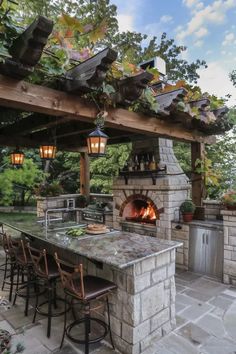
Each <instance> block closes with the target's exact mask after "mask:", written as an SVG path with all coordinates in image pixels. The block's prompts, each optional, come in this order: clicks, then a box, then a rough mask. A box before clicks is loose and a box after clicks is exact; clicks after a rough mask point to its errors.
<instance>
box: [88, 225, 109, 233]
mask: <svg viewBox="0 0 236 354" xmlns="http://www.w3.org/2000/svg"><path fill="white" fill-rule="evenodd" d="M87 229H88V230H89V231H99V232H100V231H106V230H107V227H106V225H104V224H88V225H87Z"/></svg>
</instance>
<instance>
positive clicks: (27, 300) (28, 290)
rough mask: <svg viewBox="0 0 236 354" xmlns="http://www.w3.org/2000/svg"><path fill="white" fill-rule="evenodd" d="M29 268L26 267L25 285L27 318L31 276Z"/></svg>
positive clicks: (26, 314)
mask: <svg viewBox="0 0 236 354" xmlns="http://www.w3.org/2000/svg"><path fill="white" fill-rule="evenodd" d="M30 273H31V272H30V268H29V267H27V284H26V299H25V316H28V309H29V296H30V283H31V274H30Z"/></svg>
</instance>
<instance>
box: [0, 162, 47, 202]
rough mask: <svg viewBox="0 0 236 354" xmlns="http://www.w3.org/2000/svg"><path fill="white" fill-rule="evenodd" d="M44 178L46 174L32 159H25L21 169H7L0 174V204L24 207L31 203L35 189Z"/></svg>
mask: <svg viewBox="0 0 236 354" xmlns="http://www.w3.org/2000/svg"><path fill="white" fill-rule="evenodd" d="M5 161H6V160H5ZM44 177H45V176H44V173H43V172H42V171H41V170H40V169H39V168H38V166H37V165H36V164H35V163H34V162H33V160H32V159H25V161H24V164H23V166H22V167H21V168H19V169H16V168H10V167H8V168H6V169H5V170H4V171H3V172H2V173H0V204H1V205H16V204H18V205H21V206H24V205H25V204H27V203H28V202H29V201H30V199H31V197H32V195H33V194H34V188H35V187H36V185H37V184H38V183H40V182H41V181H42V180H43V179H44Z"/></svg>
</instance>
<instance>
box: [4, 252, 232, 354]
mask: <svg viewBox="0 0 236 354" xmlns="http://www.w3.org/2000/svg"><path fill="white" fill-rule="evenodd" d="M0 263H1V252H0ZM0 277H2V272H1V273H0ZM0 280H1V279H0ZM176 288H177V296H176V328H175V330H174V331H173V332H171V333H170V334H168V335H166V336H165V337H163V338H162V339H159V340H156V341H155V340H154V341H153V343H152V345H151V347H149V348H148V349H147V350H145V351H144V352H143V354H236V288H235V287H232V286H227V285H224V284H221V283H219V282H217V281H215V280H212V279H209V278H207V277H204V276H201V275H199V274H193V273H191V272H182V273H178V274H177V275H176ZM6 299H7V291H0V328H2V329H6V330H8V331H9V332H10V333H11V334H13V336H12V349H14V348H15V347H16V345H17V344H18V343H22V344H23V345H24V347H25V350H24V354H49V353H54V354H55V353H56V354H81V353H83V346H79V345H75V343H71V342H69V341H68V340H67V339H65V342H64V345H63V348H62V349H59V346H60V341H61V335H62V328H63V322H62V318H61V317H60V318H55V319H53V321H52V334H51V337H50V339H48V338H47V337H46V333H45V332H46V329H45V328H46V319H45V318H43V317H40V316H38V317H37V318H36V323H35V324H32V312H33V309H32V308H31V309H30V311H29V316H28V317H25V316H24V314H23V310H24V300H23V299H22V298H18V299H17V304H16V305H15V306H11V304H10V305H9V304H8V302H7V301H6ZM90 352H91V354H114V353H115V352H116V351H114V350H112V349H111V348H110V347H109V345H108V344H106V343H100V344H96V345H94V346H91V351H90Z"/></svg>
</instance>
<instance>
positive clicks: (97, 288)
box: [55, 253, 117, 354]
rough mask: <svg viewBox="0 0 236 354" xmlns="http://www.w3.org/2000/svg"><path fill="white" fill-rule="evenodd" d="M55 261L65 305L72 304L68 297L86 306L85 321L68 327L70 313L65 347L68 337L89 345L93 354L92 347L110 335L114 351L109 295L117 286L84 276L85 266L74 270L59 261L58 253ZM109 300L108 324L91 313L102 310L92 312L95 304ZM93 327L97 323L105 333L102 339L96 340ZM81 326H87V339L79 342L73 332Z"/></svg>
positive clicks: (87, 353) (97, 278)
mask: <svg viewBox="0 0 236 354" xmlns="http://www.w3.org/2000/svg"><path fill="white" fill-rule="evenodd" d="M55 260H56V262H57V265H58V269H59V273H60V276H61V282H62V285H63V288H64V292H65V300H66V301H65V304H66V303H67V302H68V300H67V297H68V296H69V297H71V301H73V299H75V300H78V301H79V303H80V304H82V305H83V308H84V309H83V314H84V317H82V318H80V319H77V320H75V321H74V322H72V323H71V324H69V325H68V326H67V318H66V311H65V316H64V331H63V336H62V341H61V347H62V345H63V342H64V337H65V335H66V336H67V337H68V338H69V339H70V340H72V341H74V342H76V343H79V344H84V345H85V354H89V345H90V344H94V343H97V342H100V341H101V340H102V339H104V338H105V337H106V335H107V334H108V333H109V334H110V341H111V344H112V346H113V348H114V344H113V339H112V333H111V325H110V309H109V302H108V294H109V293H110V292H111V291H113V290H115V289H116V288H117V286H116V285H115V284H114V283H112V282H110V281H108V280H106V279H102V278H99V277H95V276H91V275H84V274H83V265H82V264H79V265H78V266H74V265H72V264H69V263H67V262H65V261H63V260H61V259H59V258H58V255H57V253H55ZM102 298H105V302H106V307H107V318H108V323H106V322H104V321H102V320H101V319H99V318H95V317H91V315H90V314H91V311H92V310H97V309H98V307H97V305H95V307H94V308H93V309H92V308H91V303H92V301H94V300H100V299H102ZM91 323H96V324H98V325H99V327H100V328H101V329H102V330H103V333H102V334H101V335H100V334H99V335H98V336H97V337H95V338H92V335H93V333H92V331H91ZM80 324H83V325H84V339H79V338H75V336H72V334H71V331H72V329H73V328H74V327H75V326H78V325H80Z"/></svg>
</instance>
